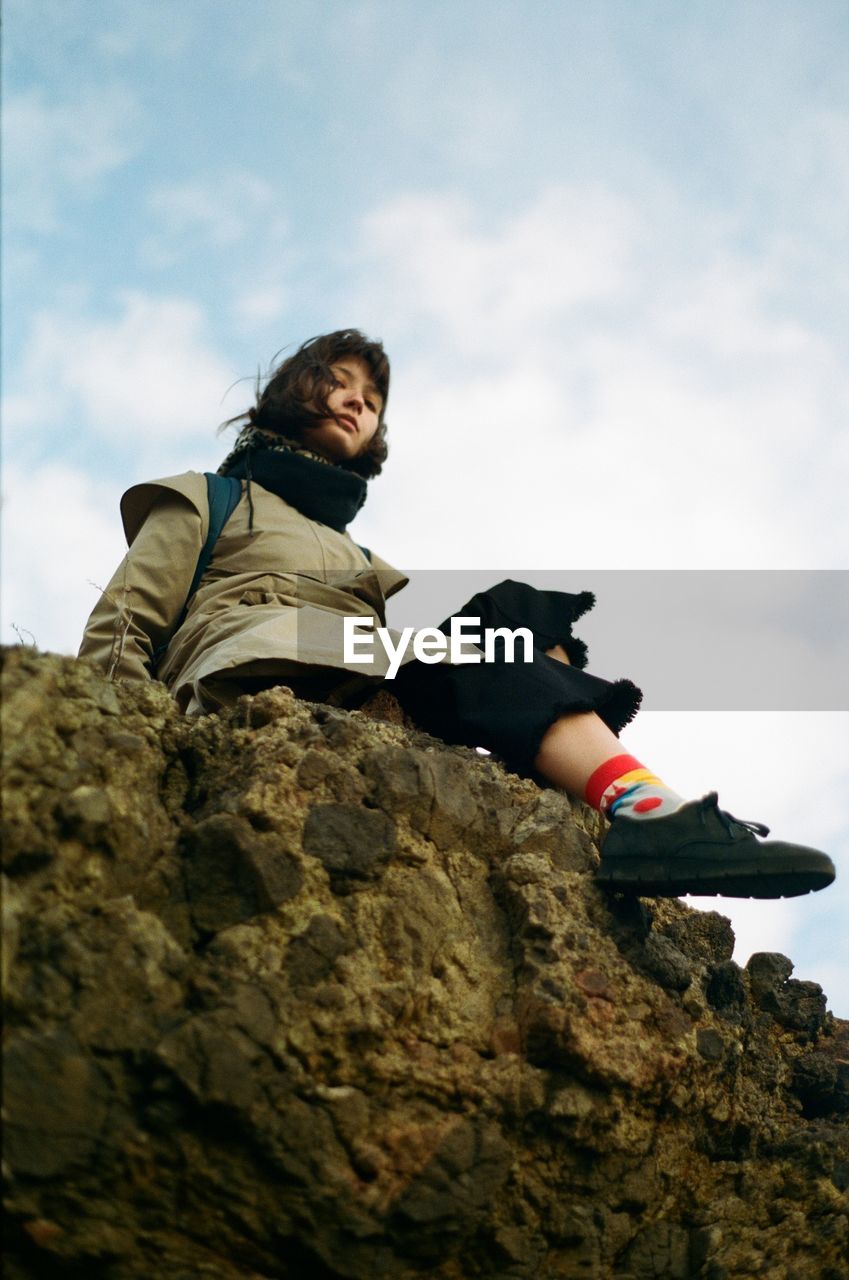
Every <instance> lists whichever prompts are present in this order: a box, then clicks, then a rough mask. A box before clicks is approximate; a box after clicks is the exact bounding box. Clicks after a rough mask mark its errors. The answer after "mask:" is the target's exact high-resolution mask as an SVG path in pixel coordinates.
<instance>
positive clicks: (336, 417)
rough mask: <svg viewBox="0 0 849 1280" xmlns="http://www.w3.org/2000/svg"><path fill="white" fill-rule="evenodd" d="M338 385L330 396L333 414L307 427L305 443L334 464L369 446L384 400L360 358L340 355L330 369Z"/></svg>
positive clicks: (328, 402) (358, 453)
mask: <svg viewBox="0 0 849 1280" xmlns="http://www.w3.org/2000/svg"><path fill="white" fill-rule="evenodd" d="M330 369H331V372H332V373H333V376H334V378H335V379H336V386H335V387H334V388H333V390H332V391H331V392H330V395H329V396H328V397H327V407H328V409H329V410H330V412H331V414H332V415H333V416H332V417H330V418H323V419H322V420H321V422H319V423H318V424H317V425H316V426H314V427H305V428H304V443H305V444H306V445H307V446H308V447H309V448H310V449H314V450H315V452H316V453H320V454H321V455H322V457H324V458H328V459H329V460H330V461H331V462H344V461H346V460H347V459H348V458H356V457H358V456H359V455H360V454H361V453H363V452H364V450H365V449H366V448H367V447H368V445H369V443H370V441H371V439H372V437H373V436H374V433H375V432H376V431H377V428H378V424H379V422H380V412H381V409H382V407H383V401H382V400H381V397H380V394H379V392H378V390H377V387H376V386H375V385H374V382H373V381H372V376H371V373H370V371H369V367H368V365H367V364H366V362H365V360H361V359H360V357H359V356H340V357H339V359H338V360H334V362H333V364H331V366H330Z"/></svg>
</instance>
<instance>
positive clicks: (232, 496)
mask: <svg viewBox="0 0 849 1280" xmlns="http://www.w3.org/2000/svg"><path fill="white" fill-rule="evenodd" d="M204 475H205V476H206V496H207V499H208V501H209V531H208V533H207V535H206V542H205V543H204V544H203V547H202V549H201V553H200V555H199V556H198V562H197V568H196V569H195V576H194V577H193V578H192V585H191V586H190V587H189V594H188V596H187V597H186V603H185V606H184V607H183V613H182V616H181V618H180V622H182V621H183V618H185V616H186V612H187V610H188V607H189V601H190V600H191V598H192V596H193V595H194V594H195V592H196V591H197V589H198V587H199V586H200V580H201V578H202V577H203V575H204V574H205V573H206V571H207V568H208V567H209V562H210V560H211V559H212V553H213V551H214V550H215V544H216V542H217V541H218V535H219V534H220V533H221V530H222V529H223V528H224V526H225V524H226V523H227V521H228V520H229V519H230V517H231V515H232V514H233V512H234V511H235V509H236V506H237V505H238V502H239V499H240V498H241V496H242V482H241V480H237V479H236V477H235V476H218V475H215V473H214V472H212V471H205V472H204ZM178 626H179V623H178Z"/></svg>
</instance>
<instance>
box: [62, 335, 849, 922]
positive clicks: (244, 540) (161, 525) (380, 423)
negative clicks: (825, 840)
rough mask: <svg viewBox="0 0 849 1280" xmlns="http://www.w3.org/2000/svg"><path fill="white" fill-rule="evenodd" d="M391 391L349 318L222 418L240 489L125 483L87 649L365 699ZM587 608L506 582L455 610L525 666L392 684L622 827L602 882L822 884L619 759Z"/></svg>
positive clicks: (194, 674)
mask: <svg viewBox="0 0 849 1280" xmlns="http://www.w3.org/2000/svg"><path fill="white" fill-rule="evenodd" d="M388 392H389V361H388V359H387V356H386V354H385V352H384V350H383V347H382V346H381V344H380V343H379V342H373V341H370V340H369V339H367V338H366V337H365V336H364V335H363V334H361V333H359V332H358V331H357V330H339V331H337V332H336V333H330V334H325V335H323V336H320V337H317V338H312V339H311V340H309V341H308V342H305V343H304V344H303V346H301V347H300V348H299V350H298V351H296V352H295V354H294V355H293V356H291V357H289V358H288V359H286V360H284V361H283V363H282V364H281V365H280V366H279V368H278V369H277V370H276V371H275V372H274V374H273V375H272V377H271V378H270V380H269V382H268V384H267V385H266V387H265V388H264V390H263V391H262V392H261V393H260V394H258V397H257V401H256V404H255V406H254V407H253V408H251V409H250V410H248V412H247V413H246V414H243V415H241V416H240V418H238V419H233V420H232V421H241V420H242V419H244V420H245V425H244V426H243V428H242V430H241V432H240V434H239V436H238V439H237V441H236V444H235V447H234V448H233V449H232V451H231V452H230V453H229V455H228V456H227V458H226V459H225V460H224V462H223V463H222V465H221V467H220V468H219V472H218V476H219V477H229V478H230V481H229V485H228V483H227V482H226V481H222V480H221V479H218V480H215V478H210V481H209V482H208V480H207V478H206V477H205V476H203V475H201V474H199V473H197V472H188V473H186V474H184V475H179V476H170V477H167V478H165V479H162V480H154V481H151V482H150V483H147V484H141V485H136V486H134V487H133V488H132V489H130V490H129V491H128V492H127V493H126V494H125V495H124V497H123V499H122V503H121V512H122V516H123V520H124V527H125V530H126V533H127V540H128V543H129V551H128V553H127V555H126V557H125V559H124V560H123V562H122V564H121V565H120V566H119V568H118V570H117V572H116V574H115V576H114V577H113V579H112V581H111V583H110V584H109V586H108V588H107V589H106V591H105V592H104V593H103V595H102V597H101V599H100V601H99V603H98V604H97V606H96V607H95V609H94V611H93V613H92V615H91V617H90V619H89V621H88V624H87V626H86V631H85V635H84V638H83V643H82V647H81V649H80V656H81V657H84V658H88V659H91V660H92V661H94V662H95V663H96V664H97V665H99V666H100V667H101V668H102V669H103V670H104V671H105V672H107V673H108V674H110V675H111V676H113V677H117V678H122V679H135V680H148V679H150V678H152V677H153V675H154V674H155V676H156V677H157V678H158V679H160V680H163V681H164V682H165V684H166V685H167V686H168V687H169V689H170V690H171V692H172V693H173V695H174V697H175V698H176V700H177V702H178V704H179V705H180V707H181V708H182V710H183V711H184V712H186V713H187V714H201V713H204V712H209V711H214V710H216V709H218V708H221V707H223V706H227V705H230V704H232V703H233V702H234V701H235V699H236V698H237V697H238V696H239V695H241V694H244V693H246V692H247V693H250V692H255V691H257V690H259V689H262V688H268V687H269V686H272V685H277V684H285V685H288V686H290V687H291V688H292V689H293V690H294V691H295V692H296V693H297V694H298V695H300V696H303V697H307V698H311V699H314V700H318V701H332V702H335V703H336V704H338V705H343V706H356V705H357V703H358V702H361V701H362V700H363V698H364V697H365V696H367V694H368V693H370V692H373V691H374V690H375V688H376V687H377V685H376V681H378V680H379V679H380V678H381V677H383V676H385V675H386V674H388V667H387V665H386V662H383V664H382V665H380V664H379V662H378V661H375V659H378V660H379V659H380V657H381V651H380V649H379V647H377V646H375V649H374V652H373V653H372V654H371V655H370V656H371V659H372V660H371V661H367V660H366V658H365V657H362V658H358V657H351V656H347V657H346V654H345V645H344V643H343V626H344V619H345V618H346V617H348V618H351V617H355V618H357V619H358V620H359V621H360V623H361V624H362V626H363V627H365V628H368V627H369V626H375V625H377V626H380V627H383V626H385V603H386V598H387V597H388V596H390V595H392V594H393V592H395V591H398V590H399V589H400V588H401V587H402V586H404V584H405V583H406V581H407V579H406V578H405V577H404V575H403V574H401V573H398V572H397V571H396V570H395V569H393V568H392V567H391V566H390V565H389V564H387V563H386V562H385V561H384V560H381V559H380V558H379V557H378V556H377V555H375V554H374V553H372V552H369V551H366V550H365V549H363V548H361V547H359V546H358V545H357V543H355V542H354V541H353V539H352V538H351V536H350V534H349V533H348V532H347V528H348V525H349V524H350V522H351V521H352V520H353V518H354V516H355V515H356V514H357V512H358V511H359V509H360V507H361V506H362V505H363V503H364V501H365V498H366V492H367V488H368V481H369V479H371V478H372V477H374V476H376V475H378V474H379V473H380V471H381V469H382V466H383V463H384V461H385V459H386V454H387V447H386V423H385V413H386V401H387V396H388ZM222 484H223V485H224V488H225V489H229V490H231V491H232V494H233V500H234V501H235V502H236V505H235V507H234V509H233V510H232V513H231V514H229V517H228V518H227V519H226V523H225V524H224V526H223V528H222V529H221V531H220V533H219V534H217V536H215V535H213V537H214V545H210V542H209V541H208V536H209V533H210V518H211V517H210V512H211V509H212V508H211V504H210V497H211V495H212V494H213V491H214V489H213V486H218V487H220V486H221V485H222ZM218 500H219V499H217V498H216V499H214V502H216V503H217V502H218ZM213 523H214V520H213ZM210 552H211V558H208V556H209V554H210ZM202 553H204V555H203V559H201V556H202ZM199 561H200V564H199ZM198 570H200V571H201V573H200V579H199V581H197V582H195V578H196V571H198ZM592 604H593V597H592V595H591V594H590V593H588V592H584V593H582V594H581V595H569V594H565V593H561V592H555V591H537V590H535V589H534V588H533V587H529V586H526V585H525V584H522V583H517V582H510V581H507V582H502V583H500V584H499V585H498V586H496V587H493V588H491V589H490V590H488V591H484V592H482V593H480V594H479V595H476V596H475V597H474V598H473V599H472V600H470V601H468V602H467V603H466V604H465V605H464V606H463V608H462V609H460V610H459V611H458V615H459V616H462V617H466V618H469V617H471V618H476V619H478V618H479V619H480V625H481V627H484V628H502V627H506V628H509V629H510V630H516V629H517V628H527V629H528V630H529V631H530V632H531V633H532V637H533V645H532V650H531V652H530V655H529V656H530V659H531V660H530V661H513V662H509V661H507V660H506V657H507V655H506V653H505V642H504V641H499V642H498V643H497V644H496V645H495V646H494V649H493V651H492V652H491V653H490V655H489V656H490V658H491V660H490V661H479V662H463V663H457V662H452V661H450V660H447V659H443V660H440V661H436V662H434V661H433V660H432V659H431V660H430V661H428V660H423V659H420V658H419V657H415V656H411V655H409V654H408V655H407V657H408V660H407V661H405V662H404V664H403V665H402V666H401V667H400V670H399V672H398V675H397V678H395V680H394V682H393V684H392V691H393V693H395V694H396V695H397V697H398V699H399V701H400V702H401V703H402V705H403V706H404V707H405V708H406V709H407V711H408V712H409V713H410V714H411V715H412V717H413V719H414V720H415V722H416V723H417V724H418V725H420V726H421V727H422V728H424V729H426V730H428V731H429V732H431V733H433V734H436V735H437V736H439V737H440V738H442V739H444V740H445V741H446V742H453V743H463V744H466V745H468V746H480V747H485V748H487V749H489V750H490V751H494V752H496V753H497V754H498V755H499V756H500V757H501V758H502V759H503V760H504V761H505V763H506V764H507V766H508V767H509V768H512V769H514V770H515V771H517V772H520V773H525V774H536V775H538V776H540V777H542V778H544V779H546V780H548V781H549V782H551V783H553V784H555V785H556V786H558V787H562V788H564V789H565V790H567V791H569V792H570V793H571V794H572V795H574V796H578V797H581V798H582V799H584V800H586V801H587V802H588V803H589V804H591V805H593V806H594V807H595V808H596V809H599V810H600V811H601V812H602V813H604V814H605V815H606V816H607V818H609V819H610V820H611V827H610V830H609V832H608V833H607V835H606V837H605V839H604V841H603V845H602V859H601V865H600V867H599V870H598V873H597V875H598V880H599V882H600V883H602V884H604V885H605V886H607V887H608V888H612V889H618V890H622V891H628V892H636V893H641V894H648V895H659V896H678V895H680V894H684V893H696V894H725V895H727V896H731V897H756V898H777V897H790V896H793V895H796V894H802V893H809V892H811V891H812V890H815V889H823V888H825V887H826V886H827V885H829V884H830V883H831V881H832V880H833V879H834V866H833V864H832V862H831V860H830V859H829V858H828V857H827V856H826V855H825V854H824V853H821V852H819V851H818V850H816V849H810V848H806V847H805V846H802V845H794V844H787V843H784V842H781V841H772V842H768V843H762V842H761V841H760V840H758V838H757V837H758V836H764V835H767V834H768V829H767V828H766V827H764V826H762V825H761V824H759V823H749V822H742V821H740V820H738V819H735V818H732V817H731V815H730V814H728V813H726V812H724V811H723V810H722V809H720V808H719V807H718V805H717V796H716V794H715V793H713V792H711V793H710V794H708V795H707V796H705V797H704V798H702V799H701V800H695V801H690V802H688V803H685V801H684V800H683V799H682V797H681V796H679V795H677V794H676V793H675V792H674V791H672V790H670V788H669V787H667V786H666V785H665V784H664V783H663V782H662V781H661V780H660V778H658V777H657V776H656V775H655V774H653V773H652V772H651V771H650V770H649V769H647V768H645V766H644V765H642V764H641V763H640V762H639V761H638V760H636V759H635V758H634V757H633V756H631V755H629V754H627V753H625V752H623V750H622V747H621V744H620V742H619V740H618V738H617V736H616V735H617V734H618V732H619V731H620V730H621V728H622V727H623V726H624V725H625V724H627V723H628V721H629V720H631V718H632V717H633V716H634V715H635V713H636V711H637V708H638V706H639V703H640V699H641V694H640V691H639V689H637V688H636V686H635V685H633V684H632V683H631V682H630V681H628V680H618V681H615V682H612V683H611V682H609V681H606V680H603V679H601V678H599V677H597V676H594V675H591V674H589V673H588V672H586V671H585V670H583V667H584V664H585V662H586V649H585V647H584V645H583V644H582V643H581V642H580V641H579V640H577V639H575V637H573V635H572V624H573V623H574V622H575V621H576V619H577V618H579V617H580V616H581V615H582V614H583V613H585V612H586V611H587V610H588V609H589V608H590V607H591V606H592ZM458 615H452V616H458ZM450 621H451V620H450V619H447V620H446V621H445V622H444V623H442V624H441V626H440V628H439V631H441V632H443V633H444V632H446V631H447V630H448V629H449V627H450ZM363 634H365V632H363ZM434 638H435V637H433V636H431V641H433V639H434ZM359 652H360V653H362V649H360V650H359ZM420 652H421V650H420ZM384 656H385V655H384Z"/></svg>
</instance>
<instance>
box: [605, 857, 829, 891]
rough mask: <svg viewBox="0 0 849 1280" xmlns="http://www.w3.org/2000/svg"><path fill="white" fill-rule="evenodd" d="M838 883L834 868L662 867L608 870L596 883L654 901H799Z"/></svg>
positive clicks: (615, 868)
mask: <svg viewBox="0 0 849 1280" xmlns="http://www.w3.org/2000/svg"><path fill="white" fill-rule="evenodd" d="M833 880H834V868H833V867H832V866H831V865H830V863H829V865H828V866H823V867H822V868H819V869H816V868H812V867H804V868H799V870H798V871H797V870H794V869H793V868H792V867H788V868H787V869H786V870H784V871H780V872H776V871H758V870H757V869H755V868H748V869H745V870H743V869H741V870H738V871H730V870H729V871H723V872H717V873H714V874H709V873H702V874H701V875H700V874H699V873H698V872H695V871H693V872H691V873H690V874H689V875H682V874H681V873H680V872H679V873H678V874H677V875H673V874H671V873H670V872H669V871H665V870H664V869H663V867H661V866H655V867H654V868H651V870H650V869H649V868H648V867H645V866H644V867H643V870H642V871H641V872H640V873H635V871H634V869H633V868H632V867H628V866H620V867H615V866H613V867H611V866H608V867H605V868H604V869H603V870H600V871H598V872H597V873H596V876H595V881H596V884H598V885H600V886H601V888H604V889H609V890H612V891H614V892H617V893H632V894H637V895H638V896H642V897H650V898H681V897H683V896H684V895H685V894H688V893H692V894H695V895H696V896H698V897H704V898H716V897H726V898H799V897H801V896H802V895H803V894H806V893H816V892H817V891H818V890H819V889H827V888H828V886H829V885H830V884H831V883H832V882H833Z"/></svg>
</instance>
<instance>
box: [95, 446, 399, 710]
mask: <svg viewBox="0 0 849 1280" xmlns="http://www.w3.org/2000/svg"><path fill="white" fill-rule="evenodd" d="M242 488H243V492H242V497H241V500H240V502H239V504H238V506H237V507H236V509H235V511H234V512H233V514H232V515H231V516H230V519H229V520H228V521H227V524H226V525H225V526H224V529H223V530H222V532H221V534H220V536H219V538H218V541H217V543H216V545H215V550H214V553H213V556H212V559H211V561H210V563H209V566H208V568H207V570H206V573H205V574H204V576H203V579H202V580H201V584H200V587H199V588H198V590H197V591H196V593H195V595H194V596H193V597H192V600H191V603H190V605H189V610H188V614H187V616H186V618H185V620H184V621H183V623H182V624H181V625H180V626H179V627H177V623H178V621H179V618H180V614H181V612H182V609H183V606H184V605H185V602H186V597H187V595H188V592H189V588H190V586H191V582H192V578H193V577H194V572H195V568H196V565H197V560H198V556H199V555H200V552H201V549H202V547H203V544H204V541H205V539H206V534H207V529H208V524H209V508H208V502H207V491H206V479H205V477H204V476H203V475H201V474H200V473H198V472H194V471H189V472H187V473H186V474H184V475H179V476H168V477H166V478H165V479H162V480H153V481H150V482H149V483H148V484H140V485H135V486H134V487H133V488H132V489H129V490H128V491H127V492H126V493H125V494H124V496H123V498H122V499H121V516H122V519H123V522H124V530H125V533H126V536H127V542H128V544H129V551H128V552H127V555H126V556H125V557H124V559H123V561H122V562H121V564H120V565H119V567H118V569H117V571H116V573H115V575H114V577H113V578H112V581H111V582H110V583H109V585H108V587H107V588H106V590H105V591H104V592H103V594H102V596H101V598H100V600H99V602H98V603H97V605H96V606H95V608H94V610H93V612H92V614H91V617H90V618H89V620H88V623H87V625H86V629H85V634H84V636H83V642H82V645H81V647H80V657H82V658H88V659H90V660H91V661H93V662H94V663H96V665H98V666H99V667H100V668H101V669H102V670H103V671H104V672H106V673H107V674H110V675H111V676H113V677H115V678H117V679H127V680H148V679H150V678H151V674H150V673H151V664H152V661H153V656H154V654H155V653H157V651H158V650H160V648H161V647H163V646H166V647H165V651H164V653H163V655H162V656H161V658H160V660H159V662H158V664H157V670H156V675H157V677H158V678H159V679H160V680H163V681H164V682H165V684H166V685H167V686H168V687H169V688H170V689H171V691H172V693H173V694H174V696H175V698H176V699H177V702H178V703H179V705H180V706H181V707H182V709H183V710H184V711H186V712H190V713H191V712H199V711H208V710H213V709H215V708H216V707H218V706H221V705H227V704H229V703H231V702H232V701H234V699H235V698H236V697H237V696H238V695H239V693H241V692H243V691H244V687H249V688H250V687H256V683H255V682H256V678H257V677H259V678H260V679H268V680H269V681H270V682H273V681H275V680H276V679H277V678H279V681H280V683H283V684H285V683H286V681H287V678H289V679H292V678H296V677H298V676H303V675H310V674H314V673H315V672H316V671H317V670H318V671H321V672H324V673H326V674H328V675H330V676H332V675H333V674H334V672H337V671H338V673H339V678H340V687H341V686H343V685H346V683H347V682H348V681H349V679H350V677H351V676H354V677H355V683H357V684H359V685H361V684H362V677H372V678H374V679H381V678H383V676H384V675H385V674H386V670H387V659H386V654H385V650H384V649H383V647H382V646H381V645H380V644H378V643H375V644H374V645H373V654H374V662H373V663H366V662H353V663H352V662H347V663H346V662H345V661H344V654H343V647H342V619H343V617H344V616H346V615H348V616H350V615H353V614H358V615H361V616H362V617H364V618H371V619H373V620H374V625H375V626H384V625H385V621H386V617H385V604H386V599H387V598H388V597H389V596H390V595H392V594H393V593H394V592H396V591H399V590H400V589H401V588H402V587H403V586H404V585H405V583H406V582H407V581H408V579H407V578H406V577H405V576H404V574H402V573H399V572H398V570H397V569H393V568H392V566H391V565H389V564H387V563H386V562H385V561H384V560H381V559H380V558H379V557H378V556H374V555H373V556H372V558H371V561H369V560H368V558H367V557H366V556H365V554H364V553H363V552H362V551H361V550H360V548H359V547H358V546H357V545H356V543H355V542H354V541H353V539H352V538H351V537H350V535H349V534H347V533H337V532H336V530H335V529H331V528H329V527H328V526H327V525H323V524H319V523H317V522H316V521H314V520H310V519H308V518H307V517H306V516H304V515H301V513H300V512H299V511H297V510H296V509H295V508H294V507H291V506H289V505H288V503H286V502H284V501H283V500H282V499H281V498H278V497H277V496H276V495H275V494H273V493H269V492H268V490H266V489H263V488H261V486H260V485H258V484H256V483H254V484H253V485H252V497H253V506H254V519H253V530H252V531H251V532H249V530H248V516H249V512H248V502H247V496H246V493H245V488H246V486H245V485H244V483H243V486H242ZM175 628H176V630H175ZM246 677H247V678H248V679H247V680H246V681H245V684H244V685H241V686H240V683H239V682H240V680H243V679H245V678H246ZM252 680H253V682H252Z"/></svg>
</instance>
